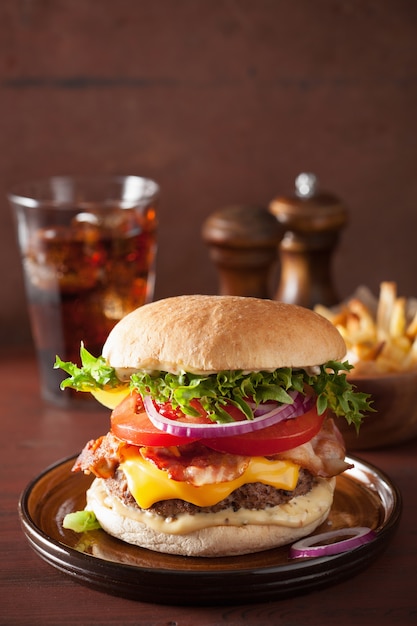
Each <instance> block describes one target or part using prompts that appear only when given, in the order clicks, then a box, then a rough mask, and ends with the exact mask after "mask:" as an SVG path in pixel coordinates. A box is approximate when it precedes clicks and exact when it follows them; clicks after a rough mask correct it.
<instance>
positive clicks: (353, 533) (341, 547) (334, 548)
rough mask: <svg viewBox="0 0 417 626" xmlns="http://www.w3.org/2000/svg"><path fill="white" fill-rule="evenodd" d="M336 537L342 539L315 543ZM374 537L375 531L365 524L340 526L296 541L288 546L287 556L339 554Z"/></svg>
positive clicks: (292, 557)
mask: <svg viewBox="0 0 417 626" xmlns="http://www.w3.org/2000/svg"><path fill="white" fill-rule="evenodd" d="M338 537H344V539H341V540H340V541H336V542H334V543H329V544H326V545H316V544H318V543H322V542H323V541H329V540H333V539H337V538H338ZM375 537H376V534H375V532H374V531H373V530H372V529H371V528H368V527H367V526H356V527H354V528H340V529H338V530H331V531H329V532H327V533H321V534H319V535H310V537H304V539H300V541H296V543H294V544H293V545H292V546H291V548H290V553H289V556H290V558H291V559H299V558H304V557H310V558H311V557H319V556H332V555H333V554H340V553H341V552H347V551H348V550H353V549H354V548H358V547H359V546H362V545H363V544H365V543H368V542H369V541H372V539H374V538H375Z"/></svg>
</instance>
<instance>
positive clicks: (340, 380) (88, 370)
mask: <svg viewBox="0 0 417 626" xmlns="http://www.w3.org/2000/svg"><path fill="white" fill-rule="evenodd" d="M80 356H81V363H82V366H81V367H78V366H77V365H75V364H74V363H70V362H64V361H62V360H61V359H60V358H59V357H58V356H57V357H56V361H55V365H54V367H55V368H60V369H62V370H64V371H65V372H66V373H67V374H69V378H66V379H65V380H64V381H63V382H62V383H61V388H62V389H65V388H66V387H70V388H72V389H76V390H78V391H94V390H100V389H102V390H114V389H117V388H121V387H126V386H127V384H126V383H125V382H122V381H120V380H119V379H118V378H117V376H116V371H115V369H114V368H112V367H110V366H109V365H108V363H107V362H106V360H105V359H104V357H102V356H100V357H98V358H96V357H94V356H92V355H91V354H90V353H89V352H88V351H87V350H86V348H85V347H84V346H83V345H81V350H80ZM352 367H353V366H352V365H350V364H349V363H348V362H347V361H345V362H343V363H342V362H339V361H329V362H327V363H325V364H323V365H321V366H320V367H319V368H318V373H317V374H316V373H314V374H313V373H311V371H307V370H304V369H293V368H290V367H284V368H279V369H276V370H274V371H273V372H266V371H263V372H252V373H246V374H245V373H243V372H242V371H240V370H230V371H222V372H218V373H217V374H211V375H197V374H190V373H189V372H181V373H180V374H170V373H168V372H162V371H161V372H153V373H147V372H136V373H135V374H133V375H132V376H131V379H130V385H129V386H130V389H131V390H135V391H138V392H139V393H140V394H141V395H151V396H152V398H153V399H154V400H155V401H156V402H158V403H164V402H170V403H171V404H172V407H173V408H174V409H175V408H179V409H181V411H183V413H185V414H186V415H190V416H197V415H198V412H197V411H196V409H195V408H194V407H193V406H192V404H193V403H192V401H193V400H195V399H198V400H199V402H200V403H201V405H202V406H203V407H204V409H205V410H206V411H207V413H208V415H209V417H210V419H212V420H213V421H214V422H220V423H222V422H228V421H230V420H231V419H232V418H231V417H230V415H229V414H228V413H227V412H226V411H225V409H224V407H225V405H227V404H228V403H231V404H232V405H234V406H236V407H238V408H239V409H241V410H242V411H243V413H244V414H245V416H246V418H247V419H249V420H250V419H253V418H254V416H253V410H252V408H251V406H250V405H249V403H248V400H249V401H251V402H253V401H254V402H255V403H256V404H257V405H258V404H260V403H261V402H266V401H268V400H275V401H278V402H281V403H283V404H292V402H293V399H292V398H291V396H290V395H289V394H290V392H292V391H299V392H301V393H305V390H306V386H309V387H311V388H312V389H313V390H314V392H315V394H316V395H317V411H318V413H319V414H320V415H321V414H322V413H324V411H325V410H326V409H330V410H331V411H332V412H333V413H334V414H335V415H337V416H340V417H345V419H346V421H347V422H348V424H353V425H354V426H355V428H356V430H359V427H360V424H361V422H362V419H363V416H364V412H366V411H373V409H372V408H371V406H370V400H369V398H370V396H369V395H368V394H365V393H361V392H356V391H355V389H354V387H353V386H352V384H351V383H350V382H349V381H348V380H347V378H346V373H347V372H349V371H350V370H351V369H352Z"/></svg>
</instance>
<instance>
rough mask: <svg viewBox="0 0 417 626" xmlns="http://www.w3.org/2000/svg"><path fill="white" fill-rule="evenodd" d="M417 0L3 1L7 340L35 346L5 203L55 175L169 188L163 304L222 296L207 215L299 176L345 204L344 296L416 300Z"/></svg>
mask: <svg viewBox="0 0 417 626" xmlns="http://www.w3.org/2000/svg"><path fill="white" fill-rule="evenodd" d="M416 25H417V3H416V2H415V1H414V0H386V1H384V2H381V1H379V0H315V1H314V2H311V0H298V1H297V2H293V1H292V0H152V1H151V2H150V1H149V0H146V1H144V0H118V1H117V2H113V1H112V0H2V2H1V3H0V146H1V149H0V211H1V230H0V267H1V270H2V289H1V309H0V344H1V345H5V344H14V343H19V342H28V341H29V340H30V334H29V329H28V324H27V316H26V309H25V303H24V293H23V283H22V277H21V270H20V262H19V257H18V252H17V246H16V243H15V235H14V230H13V224H12V220H11V216H10V211H9V207H8V204H7V201H6V199H5V193H6V190H7V189H8V188H9V187H10V186H11V185H12V184H14V183H16V182H19V181H24V180H27V179H32V178H36V177H39V176H46V175H50V174H65V173H102V172H109V173H133V174H141V175H147V176H151V177H154V178H155V179H156V180H158V181H159V182H160V184H161V186H162V190H163V195H162V204H161V209H160V231H159V257H158V275H157V286H156V297H157V298H159V297H165V296H169V295H173V294H177V293H192V292H208V293H214V292H216V290H217V275H216V271H215V269H214V268H213V266H212V264H211V262H210V261H209V259H208V252H207V249H206V247H205V246H204V244H203V243H202V241H201V236H200V232H201V226H202V223H203V221H204V219H205V218H206V217H207V216H208V215H209V214H210V213H211V212H212V211H214V210H215V209H218V208H219V207H222V206H225V205H228V204H232V203H258V204H259V203H261V204H265V205H266V204H267V203H268V202H269V201H270V200H271V199H272V198H273V197H274V196H276V195H277V194H286V193H289V192H292V189H293V181H294V178H295V176H296V175H297V174H298V173H299V172H300V171H306V170H307V171H314V172H315V173H316V174H317V175H318V176H319V178H320V180H321V183H322V186H323V187H325V188H327V189H329V190H331V191H333V192H335V193H336V194H337V195H339V196H340V197H341V198H343V200H344V202H345V203H346V204H347V205H348V207H349V210H350V224H349V226H348V228H347V229H346V230H345V231H344V234H343V238H342V242H341V245H340V247H339V250H338V253H337V256H336V258H335V263H334V274H335V278H336V282H337V285H338V288H339V291H340V293H341V295H342V296H346V295H348V294H349V293H351V292H352V291H353V289H354V288H355V287H356V286H357V285H358V284H367V285H369V286H370V287H371V288H373V289H374V290H375V291H376V292H377V291H378V286H379V282H380V281H381V280H383V279H393V280H396V281H397V282H398V284H399V289H400V291H401V293H402V294H403V295H416V296H417V280H416V274H417V202H416V198H417V172H416V170H417V121H416V117H417V65H416V62H417V43H416V41H417V37H416V36H417V32H416Z"/></svg>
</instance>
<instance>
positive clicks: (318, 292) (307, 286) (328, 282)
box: [269, 173, 348, 308]
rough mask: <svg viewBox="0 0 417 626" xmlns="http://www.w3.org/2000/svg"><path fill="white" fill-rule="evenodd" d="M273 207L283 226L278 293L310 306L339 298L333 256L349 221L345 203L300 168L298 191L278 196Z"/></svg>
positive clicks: (296, 188)
mask: <svg viewBox="0 0 417 626" xmlns="http://www.w3.org/2000/svg"><path fill="white" fill-rule="evenodd" d="M269 210H270V212H271V213H272V214H273V215H275V217H276V219H277V220H278V222H279V223H280V224H281V225H282V227H283V228H284V229H285V234H284V236H283V238H282V240H281V242H280V243H279V257H280V264H281V275H280V280H279V285H278V290H277V292H276V296H275V299H276V300H281V301H282V302H288V303H290V304H299V305H301V306H305V307H307V308H313V307H314V306H315V305H316V304H323V305H324V306H332V305H334V304H337V303H338V302H339V301H340V300H339V297H338V295H337V292H336V290H335V288H334V286H333V281H332V272H331V262H332V255H333V253H334V251H335V249H336V246H337V244H338V241H339V237H340V232H341V230H342V228H344V227H345V225H346V223H347V219H348V213H347V210H346V208H345V207H344V206H343V205H342V203H341V202H340V200H339V199H338V198H337V197H336V196H334V195H332V194H330V193H327V192H326V193H325V192H319V191H318V181H317V177H316V176H315V175H314V174H310V173H302V174H300V175H299V176H297V178H296V180H295V196H291V197H278V198H275V199H274V200H272V202H271V203H270V206H269Z"/></svg>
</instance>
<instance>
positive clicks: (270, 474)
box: [120, 448, 299, 509]
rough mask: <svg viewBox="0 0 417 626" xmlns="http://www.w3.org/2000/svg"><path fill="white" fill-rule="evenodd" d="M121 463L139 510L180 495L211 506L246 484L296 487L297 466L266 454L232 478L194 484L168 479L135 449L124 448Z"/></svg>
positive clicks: (291, 488) (162, 471)
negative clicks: (198, 484)
mask: <svg viewBox="0 0 417 626" xmlns="http://www.w3.org/2000/svg"><path fill="white" fill-rule="evenodd" d="M124 457H125V458H124V461H123V462H122V463H121V464H120V467H121V469H122V470H123V472H124V474H125V476H126V479H127V483H128V486H129V490H130V492H131V494H132V495H133V497H134V498H135V500H136V502H137V503H138V505H139V506H140V507H141V508H142V509H148V508H149V507H150V506H152V504H155V502H159V501H160V500H171V499H174V498H179V499H181V500H185V501H186V502H191V503H192V504H195V505H197V506H201V507H203V506H213V505H214V504H217V503H218V502H220V501H221V500H223V499H224V498H227V496H229V495H230V494H231V493H232V491H234V490H235V489H237V488H238V487H241V486H242V485H245V484H247V483H255V482H259V483H263V484H266V485H272V486H273V487H275V488H276V489H286V490H288V491H292V490H293V489H295V487H296V485H297V481H298V473H299V466H298V465H296V464H295V463H292V462H291V461H272V460H268V459H266V458H265V457H253V458H251V460H250V462H249V465H248V467H247V468H246V470H245V471H244V472H243V474H242V475H241V476H239V477H238V478H236V479H234V480H230V481H226V482H222V483H215V484H208V485H201V486H198V487H196V486H194V485H191V484H189V483H186V482H181V481H176V480H171V479H170V478H169V477H168V475H167V472H166V471H164V470H160V469H159V468H157V467H156V466H155V465H154V464H153V463H151V462H150V461H147V460H145V459H143V458H142V456H141V455H140V454H139V453H138V452H136V451H135V449H134V448H132V449H131V450H127V451H126V453H125V454H124Z"/></svg>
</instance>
